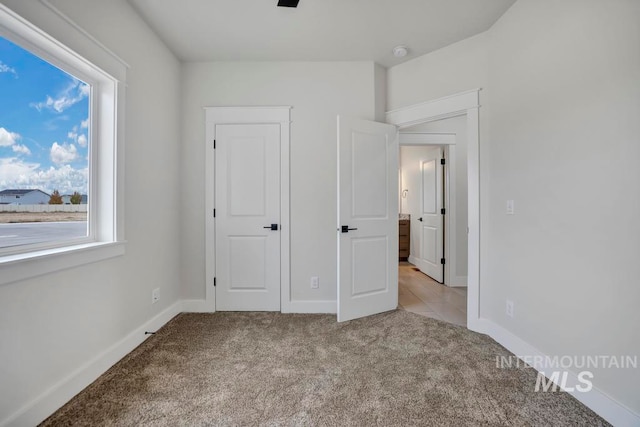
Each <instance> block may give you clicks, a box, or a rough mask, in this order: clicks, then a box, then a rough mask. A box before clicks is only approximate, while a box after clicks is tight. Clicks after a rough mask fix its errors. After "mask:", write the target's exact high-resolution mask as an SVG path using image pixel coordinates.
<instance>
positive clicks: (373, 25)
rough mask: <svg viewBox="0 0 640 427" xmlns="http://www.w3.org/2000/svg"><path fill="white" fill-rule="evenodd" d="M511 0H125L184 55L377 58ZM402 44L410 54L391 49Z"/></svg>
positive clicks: (425, 46)
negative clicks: (286, 4)
mask: <svg viewBox="0 0 640 427" xmlns="http://www.w3.org/2000/svg"><path fill="white" fill-rule="evenodd" d="M514 1H515V0H300V4H299V6H298V8H296V9H292V8H282V7H276V4H277V2H278V1H277V0H129V2H130V3H131V4H132V5H133V6H134V7H135V8H136V10H138V12H139V13H140V15H142V17H143V18H144V19H145V20H146V21H147V22H148V23H149V25H150V26H151V27H152V28H153V29H154V30H155V31H156V33H157V34H158V35H159V36H160V38H161V39H162V40H164V42H165V43H166V44H167V45H168V46H169V48H170V49H171V50H172V51H173V52H174V53H175V54H176V56H178V58H180V59H181V60H183V61H263V60H268V61H279V60H300V61H361V60H370V61H375V62H377V63H379V64H381V65H384V66H386V67H390V66H393V65H396V64H399V63H401V62H404V61H406V60H409V59H411V58H415V57H416V56H420V55H423V54H425V53H428V52H431V51H434V50H436V49H439V48H441V47H444V46H447V45H449V44H451V43H455V42H457V41H459V40H462V39H465V38H467V37H470V36H472V35H475V34H478V33H480V32H482V31H485V30H487V29H489V27H491V25H493V23H494V22H495V21H496V20H497V19H498V18H499V17H500V16H502V14H503V13H504V12H505V11H506V10H507V9H508V8H509V7H510V6H511V5H512V4H513V3H514ZM401 44H402V45H406V46H408V47H409V49H410V54H409V55H408V56H407V57H405V58H404V59H398V58H395V57H394V56H393V55H392V53H391V50H392V49H393V47H394V46H397V45H401Z"/></svg>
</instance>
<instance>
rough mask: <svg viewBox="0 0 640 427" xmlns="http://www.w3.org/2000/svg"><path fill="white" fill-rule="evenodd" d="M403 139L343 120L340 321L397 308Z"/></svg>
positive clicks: (390, 130)
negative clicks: (399, 154) (399, 174)
mask: <svg viewBox="0 0 640 427" xmlns="http://www.w3.org/2000/svg"><path fill="white" fill-rule="evenodd" d="M397 191H398V135H397V129H396V127H395V126H393V125H389V124H384V123H377V122H371V121H367V120H360V119H354V118H348V117H340V116H338V321H339V322H343V321H346V320H351V319H356V318H359V317H364V316H369V315H372V314H376V313H382V312H384V311H389V310H395V309H396V308H397V307H398V199H397Z"/></svg>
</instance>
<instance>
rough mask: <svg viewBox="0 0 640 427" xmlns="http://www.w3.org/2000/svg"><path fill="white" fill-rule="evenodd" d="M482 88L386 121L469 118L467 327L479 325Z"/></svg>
mask: <svg viewBox="0 0 640 427" xmlns="http://www.w3.org/2000/svg"><path fill="white" fill-rule="evenodd" d="M479 101H480V89H474V90H470V91H467V92H462V93H458V94H455V95H451V96H447V97H445V98H440V99H436V100H433V101H429V102H424V103H421V104H416V105H412V106H409V107H405V108H400V109H397V110H393V111H389V112H387V113H386V121H387V123H391V124H394V125H396V126H398V127H399V128H400V129H404V128H407V127H410V126H414V125H418V124H421V123H428V122H433V121H436V120H442V119H448V118H451V117H457V116H466V118H467V181H468V190H467V191H468V193H467V197H468V209H469V214H468V222H469V230H468V243H467V245H468V254H469V256H468V266H467V328H469V329H471V330H473V331H478V332H480V331H481V325H480V158H479V156H480V151H479V148H480V120H479V109H480V102H479Z"/></svg>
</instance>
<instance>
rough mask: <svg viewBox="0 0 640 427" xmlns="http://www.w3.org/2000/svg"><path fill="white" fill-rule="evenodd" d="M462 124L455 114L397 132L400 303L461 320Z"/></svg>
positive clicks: (463, 251) (464, 248) (440, 317)
mask: <svg viewBox="0 0 640 427" xmlns="http://www.w3.org/2000/svg"><path fill="white" fill-rule="evenodd" d="M465 130H466V121H465V117H464V116H459V117H453V118H448V119H443V120H439V121H434V122H430V123H427V124H422V125H418V126H413V127H409V128H407V129H405V130H403V131H402V132H401V133H400V137H399V138H400V162H399V166H400V172H399V181H400V185H399V195H400V197H399V202H398V203H399V212H400V214H401V215H400V218H399V221H400V224H399V247H400V249H401V251H400V252H399V261H400V264H399V266H398V268H399V272H398V292H399V294H398V304H399V308H401V309H405V310H407V311H411V312H414V313H417V314H420V315H424V316H427V317H432V318H435V319H438V320H443V321H447V322H449V323H454V324H458V325H461V326H466V323H467V322H466V317H467V309H466V305H467V291H466V284H467V281H466V263H467V257H466V252H467V241H466V227H467V218H466V216H467V215H466V203H465V201H466V198H467V191H466V189H467V186H466V180H467V176H466V169H467V168H466V132H465ZM404 248H406V250H405V251H402V249H404Z"/></svg>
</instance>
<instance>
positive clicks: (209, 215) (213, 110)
mask: <svg viewBox="0 0 640 427" xmlns="http://www.w3.org/2000/svg"><path fill="white" fill-rule="evenodd" d="M204 110H205V123H206V131H205V144H204V145H205V181H206V183H205V212H206V215H205V218H206V219H205V270H206V271H205V289H206V297H205V298H206V299H205V307H204V309H203V310H199V311H203V312H211V313H213V312H214V311H216V292H215V288H214V285H213V283H214V278H215V277H216V271H215V269H216V263H215V255H216V254H215V247H216V236H215V219H214V217H213V210H214V209H215V150H214V148H213V144H214V139H215V131H216V125H222V124H226V125H228V124H278V125H280V311H282V312H289V311H290V304H291V273H290V272H291V265H290V262H291V256H290V250H291V249H290V233H291V232H290V208H289V206H290V204H289V200H290V199H289V198H290V194H289V192H290V181H289V170H290V165H289V145H290V134H291V130H290V127H291V107H287V106H284V107H205V109H204Z"/></svg>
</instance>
